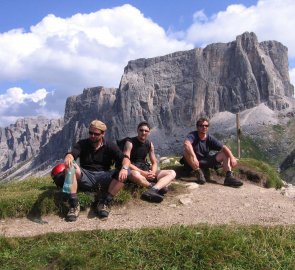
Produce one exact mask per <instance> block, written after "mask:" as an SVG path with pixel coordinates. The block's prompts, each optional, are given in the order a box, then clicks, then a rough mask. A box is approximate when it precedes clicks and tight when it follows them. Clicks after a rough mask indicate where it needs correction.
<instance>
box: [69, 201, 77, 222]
mask: <svg viewBox="0 0 295 270" xmlns="http://www.w3.org/2000/svg"><path fill="white" fill-rule="evenodd" d="M79 212H80V204H79V203H78V204H77V205H76V207H70V210H69V212H68V214H67V216H66V221H69V222H73V221H76V220H77V218H78V216H79Z"/></svg>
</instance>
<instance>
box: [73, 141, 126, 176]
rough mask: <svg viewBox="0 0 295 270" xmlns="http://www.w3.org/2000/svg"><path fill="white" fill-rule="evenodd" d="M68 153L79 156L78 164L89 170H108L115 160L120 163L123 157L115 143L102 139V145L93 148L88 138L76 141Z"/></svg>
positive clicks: (75, 156)
mask: <svg viewBox="0 0 295 270" xmlns="http://www.w3.org/2000/svg"><path fill="white" fill-rule="evenodd" d="M70 154H72V155H73V157H74V158H75V159H77V158H80V166H81V167H82V168H83V169H86V170H90V171H109V170H110V168H111V166H112V165H113V164H114V163H115V162H116V163H121V162H122V160H123V158H124V156H123V153H122V152H121V150H120V149H119V147H118V146H117V145H116V144H114V143H111V142H105V141H104V144H103V146H102V147H100V148H99V149H97V150H95V148H94V147H93V144H92V142H91V141H90V140H89V139H85V140H80V141H79V142H77V143H76V144H75V145H74V146H73V148H72V150H71V152H70Z"/></svg>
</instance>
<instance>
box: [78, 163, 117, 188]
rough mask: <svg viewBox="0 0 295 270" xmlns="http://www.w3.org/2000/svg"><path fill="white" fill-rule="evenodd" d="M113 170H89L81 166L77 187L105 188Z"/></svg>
mask: <svg viewBox="0 0 295 270" xmlns="http://www.w3.org/2000/svg"><path fill="white" fill-rule="evenodd" d="M114 173H115V171H107V172H106V171H101V172H97V171H89V170H85V169H83V168H81V178H80V180H79V181H78V187H79V190H81V191H94V190H98V189H103V190H107V189H108V187H109V185H110V183H111V181H112V179H113V175H114Z"/></svg>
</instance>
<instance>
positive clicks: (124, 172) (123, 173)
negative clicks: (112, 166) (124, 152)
mask: <svg viewBox="0 0 295 270" xmlns="http://www.w3.org/2000/svg"><path fill="white" fill-rule="evenodd" d="M127 176H128V170H125V169H121V170H120V172H119V178H118V180H119V182H122V183H123V182H125V180H126V179H127Z"/></svg>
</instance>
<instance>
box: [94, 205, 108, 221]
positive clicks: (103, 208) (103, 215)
mask: <svg viewBox="0 0 295 270" xmlns="http://www.w3.org/2000/svg"><path fill="white" fill-rule="evenodd" d="M96 211H97V215H98V217H99V218H100V219H101V220H106V219H107V218H108V216H109V213H110V208H109V206H108V204H106V203H105V202H104V201H100V202H99V203H98V204H97V206H96Z"/></svg>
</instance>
